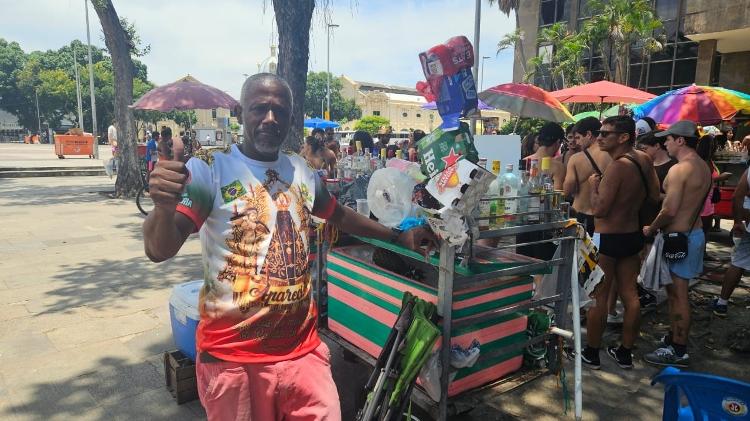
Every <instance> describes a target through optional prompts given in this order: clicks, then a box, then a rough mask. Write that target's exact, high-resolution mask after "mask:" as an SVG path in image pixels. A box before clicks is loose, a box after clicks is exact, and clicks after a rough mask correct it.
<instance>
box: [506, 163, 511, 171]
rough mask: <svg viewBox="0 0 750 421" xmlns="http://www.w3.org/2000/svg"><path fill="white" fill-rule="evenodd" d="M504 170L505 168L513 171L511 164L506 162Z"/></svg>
mask: <svg viewBox="0 0 750 421" xmlns="http://www.w3.org/2000/svg"><path fill="white" fill-rule="evenodd" d="M505 170H506V171H511V172H512V171H513V164H508V165H506V166H505Z"/></svg>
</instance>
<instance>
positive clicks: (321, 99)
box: [320, 98, 326, 120]
mask: <svg viewBox="0 0 750 421" xmlns="http://www.w3.org/2000/svg"><path fill="white" fill-rule="evenodd" d="M325 100H326V99H325V98H320V118H322V119H323V120H325V119H326V115H325V113H323V103H324V102H325Z"/></svg>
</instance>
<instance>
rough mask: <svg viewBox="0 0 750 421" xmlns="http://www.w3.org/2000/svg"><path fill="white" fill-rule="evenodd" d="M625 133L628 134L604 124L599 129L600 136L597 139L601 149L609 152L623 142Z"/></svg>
mask: <svg viewBox="0 0 750 421" xmlns="http://www.w3.org/2000/svg"><path fill="white" fill-rule="evenodd" d="M625 135H626V134H624V133H622V132H619V131H617V129H615V128H614V126H612V125H610V124H605V125H603V126H602V128H601V130H599V137H597V139H596V141H597V143H598V144H599V149H601V150H603V151H605V152H609V151H611V150H614V149H615V148H617V146H619V144H620V143H622V142H621V140H622V138H624V137H625Z"/></svg>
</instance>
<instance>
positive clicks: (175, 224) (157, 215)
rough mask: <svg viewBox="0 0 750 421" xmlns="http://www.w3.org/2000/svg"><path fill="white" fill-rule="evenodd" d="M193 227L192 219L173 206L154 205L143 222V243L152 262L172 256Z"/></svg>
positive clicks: (178, 249) (183, 242) (161, 260)
mask: <svg viewBox="0 0 750 421" xmlns="http://www.w3.org/2000/svg"><path fill="white" fill-rule="evenodd" d="M194 229H195V225H194V224H193V221H191V220H190V219H189V218H188V217H187V216H185V215H183V214H181V213H179V212H176V211H175V208H174V207H171V209H170V208H166V207H162V206H156V207H154V210H153V211H152V212H151V213H149V214H148V217H147V218H146V221H144V222H143V243H144V248H145V250H146V256H147V257H148V258H149V259H151V261H152V262H163V261H165V260H167V259H170V258H172V257H174V256H175V255H176V254H177V252H178V251H180V248H181V247H182V245H183V244H185V240H187V238H188V236H190V233H192V232H193V230H194Z"/></svg>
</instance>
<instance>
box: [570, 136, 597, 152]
mask: <svg viewBox="0 0 750 421" xmlns="http://www.w3.org/2000/svg"><path fill="white" fill-rule="evenodd" d="M594 140H596V136H594V135H593V134H592V133H591V132H590V131H588V132H586V134H580V133H574V134H573V143H575V144H576V146H577V148H578V151H582V150H584V149H588V148H589V146H591V144H593V143H594Z"/></svg>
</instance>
